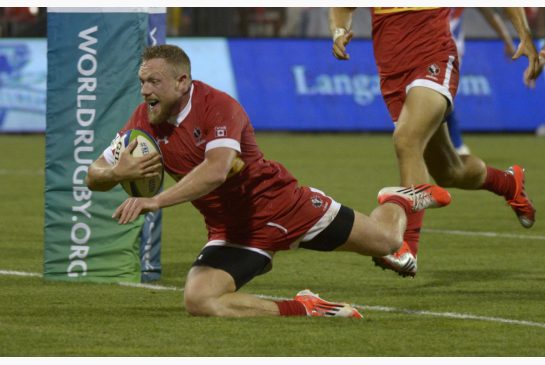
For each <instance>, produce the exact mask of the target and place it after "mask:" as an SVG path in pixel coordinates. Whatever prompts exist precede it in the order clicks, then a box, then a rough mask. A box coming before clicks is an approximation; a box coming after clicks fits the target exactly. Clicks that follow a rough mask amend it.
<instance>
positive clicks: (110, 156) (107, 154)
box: [102, 106, 142, 165]
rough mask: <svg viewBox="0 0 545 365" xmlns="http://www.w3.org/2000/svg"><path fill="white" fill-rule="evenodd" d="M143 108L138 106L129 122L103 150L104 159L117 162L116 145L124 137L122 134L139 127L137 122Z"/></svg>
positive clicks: (111, 163) (112, 162)
mask: <svg viewBox="0 0 545 365" xmlns="http://www.w3.org/2000/svg"><path fill="white" fill-rule="evenodd" d="M141 109H142V106H139V107H138V108H136V110H135V111H134V112H133V114H132V115H131V117H130V118H129V120H128V121H127V123H125V125H124V126H123V128H121V129H120V130H119V131H118V132H117V134H116V135H115V137H114V139H113V140H112V142H111V143H110V145H109V146H108V147H106V149H105V150H104V151H103V152H102V156H104V159H105V160H106V162H108V163H109V164H110V165H114V164H115V159H114V152H115V146H116V145H117V142H118V141H119V140H120V139H121V138H122V136H123V135H124V134H125V132H126V131H128V130H129V129H134V128H137V127H138V124H137V123H138V120H139V118H138V115H139V114H140V113H142V110H141Z"/></svg>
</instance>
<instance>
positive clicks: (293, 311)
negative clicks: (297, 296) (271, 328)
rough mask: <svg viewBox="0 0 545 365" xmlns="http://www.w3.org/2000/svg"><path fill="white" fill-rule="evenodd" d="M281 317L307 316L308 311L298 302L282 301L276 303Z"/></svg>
mask: <svg viewBox="0 0 545 365" xmlns="http://www.w3.org/2000/svg"><path fill="white" fill-rule="evenodd" d="M275 303H276V305H277V306H278V310H279V311H280V315H281V316H306V315H307V310H306V309H305V306H304V305H303V303H301V302H298V301H296V300H282V301H279V302H275Z"/></svg>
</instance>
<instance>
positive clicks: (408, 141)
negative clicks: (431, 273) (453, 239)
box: [373, 86, 448, 273]
mask: <svg viewBox="0 0 545 365" xmlns="http://www.w3.org/2000/svg"><path fill="white" fill-rule="evenodd" d="M447 107H448V100H447V98H446V97H445V96H444V95H442V94H440V93H439V92H437V91H436V90H433V89H431V88H428V87H418V86H417V87H412V88H411V89H410V90H409V92H408V94H407V96H406V98H405V101H404V103H403V107H402V109H401V112H400V114H399V118H398V120H397V123H396V128H395V131H394V138H393V139H394V146H395V150H396V155H397V161H398V166H399V171H400V177H401V186H405V187H411V186H414V185H418V184H425V183H428V181H429V174H428V170H427V167H426V162H425V160H424V151H425V150H426V146H427V144H428V142H429V140H430V138H431V137H432V136H433V134H434V133H435V131H436V130H437V128H439V126H440V125H441V123H442V121H443V118H444V115H445V112H446V110H447ZM423 221H424V210H422V211H420V212H418V213H416V214H413V215H411V216H410V217H408V221H407V229H406V231H405V233H404V238H403V240H404V242H406V244H407V245H408V248H409V249H410V252H411V255H412V256H413V257H414V260H415V261H416V255H417V253H418V244H419V241H420V230H421V227H422V224H423ZM404 249H405V250H406V247H405V248H404ZM402 254H404V253H403V252H398V253H397V254H396V255H394V256H390V257H385V258H382V257H375V258H374V259H373V261H374V262H375V264H377V265H379V266H381V267H383V268H389V269H393V270H394V271H397V272H399V273H401V272H404V270H403V269H402V268H401V267H399V268H398V269H396V268H395V266H393V265H394V264H395V262H396V261H398V259H399V257H398V256H399V255H402ZM411 273H412V272H411Z"/></svg>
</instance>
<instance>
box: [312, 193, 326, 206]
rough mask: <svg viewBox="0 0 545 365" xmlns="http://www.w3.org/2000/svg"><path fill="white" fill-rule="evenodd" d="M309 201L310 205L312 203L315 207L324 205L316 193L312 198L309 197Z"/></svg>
mask: <svg viewBox="0 0 545 365" xmlns="http://www.w3.org/2000/svg"><path fill="white" fill-rule="evenodd" d="M310 202H311V203H312V205H314V207H315V208H321V207H322V205H324V202H323V200H322V199H321V198H320V197H319V196H317V195H314V196H313V197H312V198H310Z"/></svg>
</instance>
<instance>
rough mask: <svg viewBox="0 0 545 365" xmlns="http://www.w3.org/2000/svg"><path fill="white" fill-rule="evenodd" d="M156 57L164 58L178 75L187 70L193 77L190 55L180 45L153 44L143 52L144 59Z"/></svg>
mask: <svg viewBox="0 0 545 365" xmlns="http://www.w3.org/2000/svg"><path fill="white" fill-rule="evenodd" d="M154 58H162V59H164V60H165V61H166V62H167V63H168V64H169V65H171V66H172V69H173V71H174V74H175V75H176V76H178V75H180V74H181V73H183V72H186V73H187V74H188V75H189V78H191V61H190V60H189V57H188V56H187V54H186V53H185V52H184V50H183V49H181V48H180V47H177V46H174V45H171V44H161V45H158V46H151V47H148V48H146V49H145V50H144V53H142V61H148V60H151V59H154Z"/></svg>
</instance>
